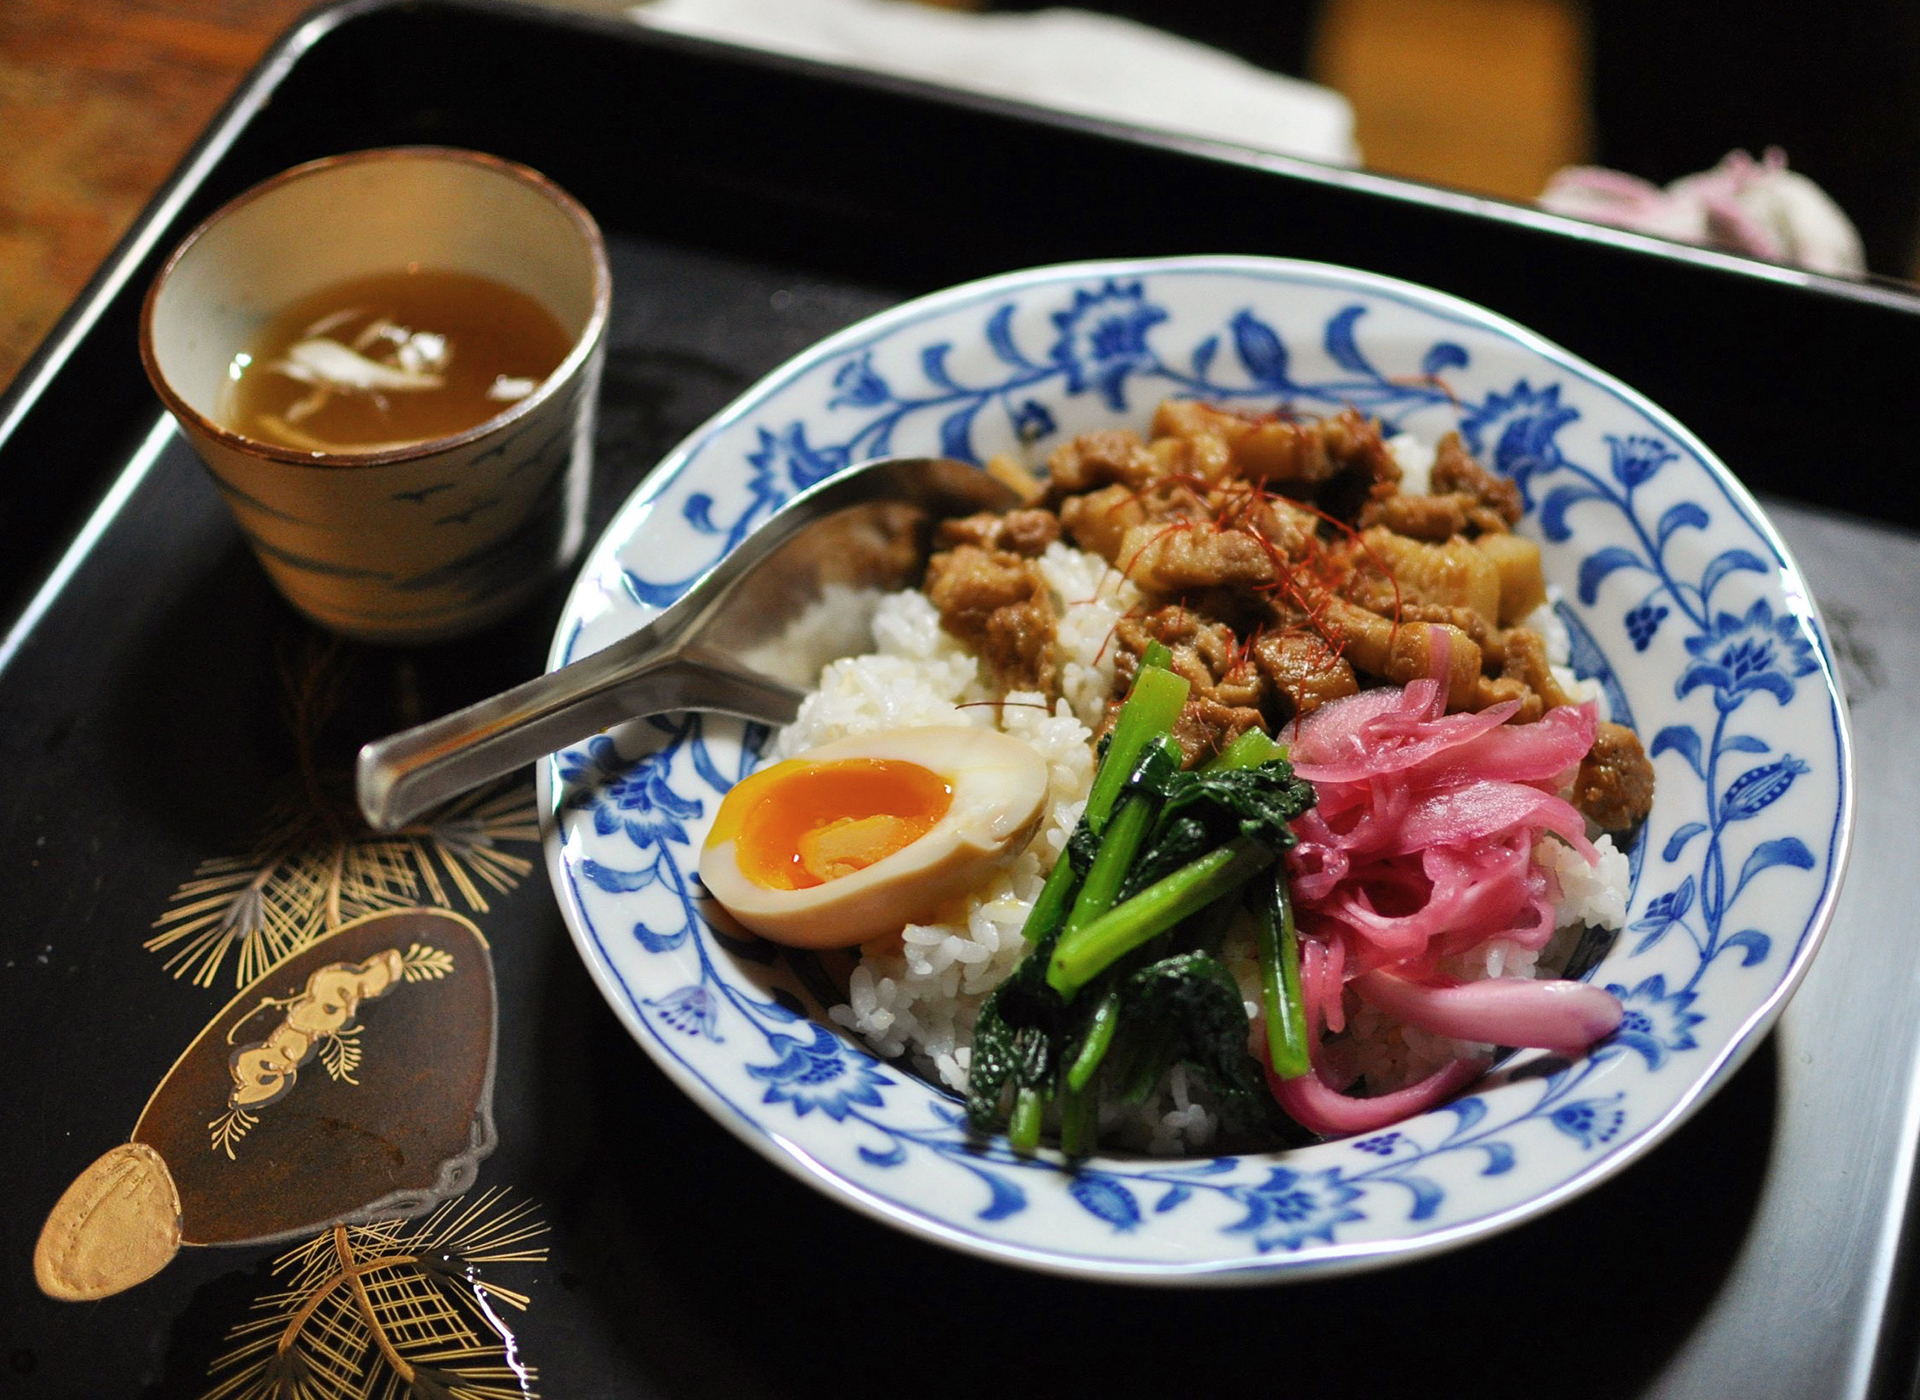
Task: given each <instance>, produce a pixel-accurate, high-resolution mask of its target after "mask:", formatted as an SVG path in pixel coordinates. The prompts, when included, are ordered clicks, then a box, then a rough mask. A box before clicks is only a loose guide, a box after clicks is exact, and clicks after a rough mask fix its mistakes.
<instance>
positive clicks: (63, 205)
mask: <svg viewBox="0 0 1920 1400" xmlns="http://www.w3.org/2000/svg"><path fill="white" fill-rule="evenodd" d="M545 2H546V3H550V4H555V5H561V6H570V7H573V8H578V9H589V10H598V11H601V12H603V13H606V12H616V11H618V10H619V9H621V8H622V7H623V4H624V0H545ZM938 2H939V3H945V4H958V5H963V6H964V5H969V4H974V3H979V0H938ZM317 3H318V0H0V391H3V390H4V389H5V387H6V386H7V384H8V383H10V382H11V381H12V379H13V377H14V375H15V374H16V373H17V372H18V370H19V369H20V366H21V365H22V364H23V363H24V362H25V361H26V359H27V357H28V356H29V355H31V354H32V353H33V351H34V349H35V347H37V346H38V345H39V343H40V341H41V339H42V338H43V337H44V336H45V335H46V334H47V332H48V331H50V330H51V329H52V328H53V325H54V323H55V322H56V321H57V320H58V319H59V318H60V315H61V313H62V312H64V311H65V310H66V308H67V306H68V305H69V304H70V303H71V302H72V301H73V300H74V298H75V297H77V296H78V295H79V293H80V290H81V289H82V288H83V287H84V286H85V285H86V282H87V279H88V278H89V277H91V276H92V275H93V273H94V271H95V270H96V269H97V268H98V267H99V266H100V264H101V263H102V262H104V261H105V260H106V258H107V256H108V254H109V253H111V252H112V250H113V247H114V244H115V243H116V242H118V240H119V239H120V237H121V236H122V235H123V234H124V233H125V232H126V231H127V229H128V227H129V226H130V225H131V224H132V222H133V220H134V218H135V216H136V215H138V214H139V212H140V210H141V209H142V208H143V207H144V206H145V204H146V202H147V201H148V200H149V199H150V198H151V197H152V196H153V194H154V192H155V191H156V190H157V189H158V188H159V186H160V185H161V183H162V182H163V181H164V180H165V179H166V178H167V176H168V175H169V174H170V173H171V172H172V170H173V169H174V167H175V166H176V165H177V164H178V163H179V161H180V159H181V157H182V156H183V155H185V153H186V151H187V148H188V147H189V146H191V145H192V144H193V141H194V139H195V138H196V137H197V136H198V135H199V134H200V132H201V130H202V129H203V128H204V127H205V126H206V124H207V123H208V121H210V120H211V119H212V117H213V115H214V113H215V112H217V111H218V110H219V108H220V106H221V104H222V103H223V102H225V101H226V99H227V98H228V97H229V96H230V95H231V94H232V93H233V91H234V89H235V88H236V87H237V86H238V85H239V83H240V81H241V79H242V78H244V77H245V76H246V74H247V72H248V70H250V69H251V68H252V67H253V65H254V64H255V63H256V62H257V61H258V60H259V58H260V56H261V55H262V54H263V53H265V52H266V50H267V48H268V46H269V45H270V44H271V43H272V42H273V40H274V39H275V38H277V37H278V36H279V35H280V34H281V33H283V32H285V31H286V29H287V28H289V27H290V26H291V25H292V24H293V23H294V21H295V20H297V19H298V18H299V17H300V15H302V14H303V13H305V12H306V11H307V10H309V9H311V8H314V7H315V5H316V4H317ZM1094 7H1097V0H1095V5H1094ZM1582 62H1583V55H1582V53H1581V50H1580V38H1579V27H1578V24H1577V22H1576V21H1575V18H1574V16H1573V13H1572V11H1571V9H1570V7H1569V5H1568V3H1567V0H1326V3H1324V4H1323V6H1322V23H1321V40H1320V45H1319V52H1318V53H1317V55H1316V59H1315V70H1316V76H1318V77H1319V79H1320V80H1321V81H1323V82H1326V83H1328V84H1330V85H1331V86H1334V87H1337V88H1338V89H1339V90H1341V91H1342V92H1344V93H1345V94H1346V95H1347V97H1348V99H1349V100H1350V101H1351V102H1352V103H1353V106H1354V111H1355V118H1356V126H1357V130H1358V134H1359V139H1360V142H1361V146H1362V148H1363V149H1364V150H1365V151H1366V153H1367V156H1368V159H1369V163H1370V164H1371V165H1373V166H1374V167H1375V168H1378V169H1381V170H1385V171H1389V172H1391V173H1395V174H1401V175H1410V176H1413V177H1415V178H1418V179H1428V180H1433V181H1436V182H1438V183H1442V184H1452V185H1458V186H1461V187H1463V188H1468V189H1477V190H1482V191H1485V192H1487V193H1490V194H1498V195H1505V196H1507V197H1509V198H1517V199H1525V198H1528V197H1530V196H1531V195H1532V194H1534V193H1535V192H1537V191H1538V190H1539V189H1540V188H1541V186H1542V184H1543V183H1544V180H1545V177H1546V175H1547V174H1548V173H1550V172H1551V171H1552V170H1553V169H1554V168H1556V167H1557V166H1558V165H1560V164H1563V163H1566V162H1568V161H1571V160H1576V159H1579V158H1580V156H1581V154H1582V147H1583V142H1584V139H1585V133H1584V119H1583V117H1582V113H1581V103H1582V100H1583V93H1582V90H1581V87H1580V70H1581V65H1582Z"/></svg>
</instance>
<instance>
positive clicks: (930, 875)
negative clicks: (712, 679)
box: [700, 725, 1047, 948]
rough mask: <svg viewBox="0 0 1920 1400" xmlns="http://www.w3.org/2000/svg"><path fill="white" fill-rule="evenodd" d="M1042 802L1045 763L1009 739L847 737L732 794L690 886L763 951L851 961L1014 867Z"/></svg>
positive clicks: (970, 733) (957, 730)
mask: <svg viewBox="0 0 1920 1400" xmlns="http://www.w3.org/2000/svg"><path fill="white" fill-rule="evenodd" d="M1046 800H1047V763H1046V760H1045V759H1043V758H1042V757H1041V756H1040V755H1039V753H1038V752H1036V751H1035V750H1034V749H1033V747H1032V746H1031V745H1028V744H1026V743H1023V742H1022V741H1020V740H1019V739H1015V738H1013V737H1012V736H1011V735H1007V734H1001V733H998V732H996V731H995V730H991V729H974V728H969V727H967V726H965V725H929V726H926V727H923V728H917V729H888V730H882V731H880V732H878V733H873V734H856V735H853V736H851V737H850V738H846V739H839V740H836V741H835V742H833V743H831V744H822V745H821V746H820V747H819V748H816V749H811V750H809V751H808V752H806V753H804V754H802V755H801V756H800V757H799V758H793V759H788V760H787V761H786V762H785V763H776V764H774V765H773V766H772V767H770V768H763V769H761V770H760V771H759V772H757V773H755V774H753V775H752V776H751V777H748V778H745V779H743V780H742V781H740V782H739V783H737V784H735V786H734V787H733V789H732V790H731V791H730V792H728V793H727V795H726V797H725V799H723V800H722V801H721V803H720V810H719V811H718V812H716V813H715V814H714V820H713V830H712V831H710V832H709V833H708V834H707V843H706V846H705V848H704V849H703V850H702V851H701V852H700V879H701V880H702V881H703V882H704V883H705V884H706V887H707V889H708V891H709V892H710V893H711V894H712V895H713V897H714V898H715V899H717V900H719V901H720V903H721V905H722V906H724V907H725V908H726V910H727V912H728V913H730V914H732V915H733V917H734V918H736V919H738V920H739V921H740V922H741V923H742V924H743V925H745V926H746V927H747V928H750V929H752V930H753V931H754V932H755V933H758V934H760V935H761V936H762V937H765V938H770V939H772V940H773V941H774V942H776V943H785V944H788V945H790V946H792V947H796V948H850V947H852V946H853V945H855V944H857V943H866V942H869V941H871V940H873V939H875V938H879V937H882V936H884V935H887V934H892V933H898V932H899V931H900V930H901V929H903V928H905V927H906V926H907V925H908V924H911V923H919V922H924V921H926V920H927V919H929V918H931V917H932V916H933V914H934V912H935V911H936V910H938V909H939V908H940V906H941V905H942V904H944V903H946V902H947V901H948V900H950V899H952V898H954V897H955V896H957V895H961V894H965V893H966V892H967V891H968V890H970V889H972V888H974V886H976V885H977V884H978V883H979V882H980V881H981V880H982V879H984V878H985V877H986V876H987V875H988V874H989V873H991V872H992V871H993V870H994V869H996V868H997V867H999V866H1002V865H1004V864H1006V863H1007V862H1008V861H1011V860H1012V859H1013V858H1014V857H1015V856H1017V855H1019V854H1020V852H1021V851H1022V850H1023V849H1025V847H1026V844H1027V842H1028V841H1029V840H1031V839H1032V837H1033V833H1034V830H1035V829H1036V828H1037V827H1038V826H1039V824H1040V816H1041V813H1042V812H1043V811H1044V810H1045V808H1046Z"/></svg>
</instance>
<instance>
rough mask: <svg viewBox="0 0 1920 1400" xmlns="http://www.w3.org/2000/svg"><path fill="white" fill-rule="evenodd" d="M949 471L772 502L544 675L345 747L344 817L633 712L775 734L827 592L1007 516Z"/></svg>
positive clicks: (389, 821) (854, 479)
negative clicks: (685, 715)
mask: <svg viewBox="0 0 1920 1400" xmlns="http://www.w3.org/2000/svg"><path fill="white" fill-rule="evenodd" d="M1017 504H1018V500H1017V498H1016V495H1015V493H1014V491H1013V490H1012V489H1011V488H1009V487H1007V486H1006V485H1004V484H1002V483H1001V482H999V481H996V480H995V479H994V478H993V477H990V476H988V475H987V474H986V473H985V472H983V471H980V470H979V469H978V468H975V467H970V466H968V465H967V464H966V463H964V462H956V461H952V460H949V459H947V458H941V457H891V458H880V459H877V460H875V461H872V462H865V463H861V464H859V465H857V466H853V467H849V468H848V469H847V470H845V471H843V472H840V473H838V474H836V475H834V476H831V477H829V478H827V479H826V480H825V481H822V482H818V483H816V484H815V485H813V486H810V487H808V488H807V489H806V490H804V491H802V492H800V493H799V494H798V495H796V496H794V497H793V498H792V499H791V500H789V501H788V502H787V503H786V504H785V505H783V506H781V507H780V508H779V509H778V510H776V511H775V512H774V513H773V514H772V515H770V516H768V517H767V519H766V521H765V523H764V524H762V525H761V526H760V528H759V529H757V530H755V531H754V532H753V534H751V535H749V536H748V537H747V538H746V539H745V540H744V541H743V542H742V543H741V544H740V546H739V547H738V548H737V549H735V550H734V551H733V552H732V553H731V554H729V555H727V557H726V558H724V559H722V560H721V561H720V562H719V563H717V564H715V565H714V566H713V567H712V568H711V569H709V570H707V572H706V573H705V574H703V575H702V576H701V577H700V579H699V580H698V581H697V582H695V583H694V585H693V586H692V587H691V588H690V589H688V590H687V592H686V593H685V594H684V595H682V597H681V598H680V599H679V600H678V601H677V602H675V603H673V604H672V605H670V606H669V607H667V608H666V609H665V610H664V611H662V612H660V613H658V614H657V615H655V616H654V617H653V618H651V619H650V620H648V621H647V622H646V623H645V624H644V625H643V626H642V627H641V628H640V629H639V630H638V631H636V632H634V633H632V634H630V635H629V636H626V637H623V638H621V639H620V640H619V641H617V642H615V643H613V644H612V645H611V646H609V647H607V648H606V649H605V650H603V651H598V652H595V653H594V654H593V655H591V656H588V657H585V658H583V659H581V660H579V661H575V662H573V663H572V664H571V665H567V666H563V667H561V668H560V669H559V670H557V671H550V672H548V673H547V674H546V675H544V676H541V677H539V678H537V679H535V680H531V681H528V682H526V683H525V684H524V685H518V686H515V687H514V688H513V689H512V690H509V691H506V692H504V693H502V694H500V695H496V696H494V697H492V698H491V699H488V700H482V701H480V702H478V703H477V704H473V705H469V706H467V707H466V708H465V709H464V710H456V711H455V712H454V713H453V714H450V715H447V716H445V717H443V718H441V719H436V720H433V721H431V722H429V723H427V724H423V725H420V726H418V727H416V728H413V729H408V730H405V731H403V732H402V733H399V734H394V735H390V736H389V737H387V738H385V739H379V740H376V741H374V742H373V743H371V744H368V745H366V746H365V747H364V748H362V749H361V750H360V761H359V765H358V772H357V774H356V782H355V786H356V790H357V795H358V797H359V801H360V812H361V815H362V816H364V817H365V818H366V819H367V821H368V822H369V823H370V824H371V825H372V826H373V828H374V830H376V831H397V830H399V828H401V827H402V826H405V825H406V824H407V823H408V822H409V821H411V820H412V819H413V818H415V817H417V816H419V815H420V814H421V813H423V812H425V811H427V810H429V809H430V808H432V807H435V806H437V805H439V804H440V803H442V802H444V801H446V800H447V799H448V798H451V797H456V796H458V795H459V794H460V793H463V792H466V791H469V790H470V789H472V788H476V787H479V786H480V785H481V784H482V783H486V782H489V781H491V780H492V779H494V778H499V777H504V776H505V775H506V774H508V773H511V772H512V771H513V770H514V769H516V768H519V767H521V766H522V765H523V764H528V763H532V762H535V761H536V760H538V759H540V758H543V757H545V756H546V755H547V754H550V753H553V752H555V751H556V750H558V749H562V748H565V747H566V746H567V745H569V744H575V743H578V742H579V741H580V740H582V739H585V738H588V737H589V736H591V735H594V734H598V733H600V732H601V731H602V730H605V729H609V728H611V727H612V726H614V725H616V724H619V723H621V722H622V721H624V720H630V719H638V718H641V717H643V716H645V715H656V714H665V713H668V712H670V711H675V710H712V711H716V712H718V713H720V714H728V715H739V716H740V717H742V718H744V719H751V720H758V721H760V722H761V723H763V724H771V725H781V724H790V723H792V721H793V718H794V716H795V715H796V714H797V713H798V711H799V708H800V702H801V700H802V699H804V698H805V696H806V692H807V691H808V690H809V689H811V688H812V686H813V685H814V684H815V683H816V682H817V681H818V679H819V674H820V666H821V665H823V664H824V663H825V662H826V661H828V660H831V659H832V657H831V656H818V655H812V656H809V655H806V654H805V649H804V648H795V647H791V646H783V645H782V642H783V636H784V634H786V633H787V632H788V630H789V629H790V628H791V626H792V624H793V623H794V622H795V621H796V620H797V619H798V618H799V617H800V615H801V614H802V612H804V611H805V609H806V608H807V607H808V606H809V605H811V604H812V603H814V602H815V601H817V600H818V599H819V598H820V597H821V596H822V592H823V590H824V589H825V588H826V587H827V586H828V585H830V584H844V585H846V586H848V587H851V588H877V589H882V590H890V589H897V588H903V587H905V586H907V585H908V584H910V583H913V582H916V581H918V579H919V577H920V573H921V570H922V569H923V568H924V566H925V564H926V560H927V549H928V542H929V538H930V536H931V534H932V529H931V526H932V523H933V522H934V521H937V520H941V519H944V518H946V517H948V516H955V515H969V514H972V513H973V512H975V511H981V510H1006V509H1009V508H1010V507H1012V506H1014V505H1017Z"/></svg>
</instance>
